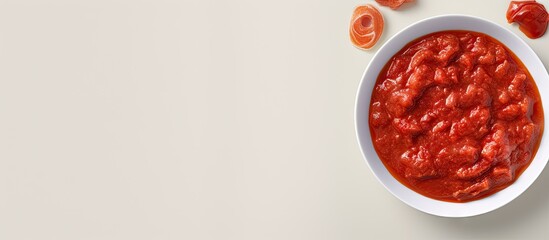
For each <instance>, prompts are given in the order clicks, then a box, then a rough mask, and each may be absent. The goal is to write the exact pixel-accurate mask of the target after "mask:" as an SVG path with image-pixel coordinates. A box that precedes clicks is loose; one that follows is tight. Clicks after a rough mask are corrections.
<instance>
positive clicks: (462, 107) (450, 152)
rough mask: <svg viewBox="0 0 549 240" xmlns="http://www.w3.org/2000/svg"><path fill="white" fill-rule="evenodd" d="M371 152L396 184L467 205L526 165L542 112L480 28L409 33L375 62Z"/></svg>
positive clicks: (525, 80) (511, 58)
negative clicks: (383, 60)
mask: <svg viewBox="0 0 549 240" xmlns="http://www.w3.org/2000/svg"><path fill="white" fill-rule="evenodd" d="M369 126H370V130H371V136H372V142H373V144H374V148H375V150H376V152H377V154H378V156H379V158H380V159H381V161H382V162H383V164H384V165H385V166H386V168H387V169H388V170H389V172H390V173H391V174H392V175H393V176H394V177H395V178H396V179H397V180H399V181H400V182H401V183H402V184H404V185H405V186H407V187H409V188H410V189H412V190H414V191H416V192H418V193H420V194H422V195H424V196H427V197H430V198H434V199H438V200H443V201H450V202H467V201H472V200H476V199H480V198H483V197H486V196H489V195H491V194H494V193H496V192H498V191H500V190H501V189H503V188H505V187H507V186H509V185H510V184H512V183H513V182H514V181H515V180H516V179H517V178H518V177H519V175H520V174H521V173H522V172H523V171H524V170H525V169H526V167H527V166H528V165H529V164H530V162H531V161H532V159H533V157H534V155H535V153H536V151H537V148H538V146H539V142H540V140H541V134H542V132H543V109H542V106H541V99H540V96H539V92H538V90H537V87H536V84H535V82H534V81H533V79H532V77H531V76H530V73H529V72H528V70H527V68H526V67H525V66H524V65H523V64H522V63H521V61H520V60H519V59H518V58H517V57H516V56H515V55H514V54H513V53H512V52H511V51H510V50H509V49H507V48H506V47H505V46H504V45H503V44H501V43H500V42H498V41H497V40H495V39H493V38H492V37H490V36H487V35H485V34H482V33H477V32H469V31H444V32H437V33H434V34H430V35H427V36H424V37H421V38H419V39H416V40H414V41H412V42H411V43H409V44H408V45H407V46H405V47H404V48H403V49H402V50H400V51H399V52H398V53H397V54H395V55H394V56H393V57H392V58H391V60H390V61H389V62H388V63H387V64H386V65H385V67H384V69H383V70H382V71H381V73H380V74H379V76H378V79H377V82H376V85H375V88H374V90H373V93H372V99H371V105H370V113H369Z"/></svg>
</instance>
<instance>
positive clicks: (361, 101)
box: [355, 15, 549, 217]
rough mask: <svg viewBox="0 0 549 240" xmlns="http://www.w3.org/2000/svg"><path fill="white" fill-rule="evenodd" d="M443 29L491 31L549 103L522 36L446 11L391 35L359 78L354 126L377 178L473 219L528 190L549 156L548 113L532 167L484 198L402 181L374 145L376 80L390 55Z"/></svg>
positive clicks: (425, 207) (417, 203)
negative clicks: (432, 193) (461, 197)
mask: <svg viewBox="0 0 549 240" xmlns="http://www.w3.org/2000/svg"><path fill="white" fill-rule="evenodd" d="M443 30H470V31H476V32H481V33H485V34H488V35H490V36H492V37H494V38H495V39H497V40H499V41H500V42H501V43H503V44H505V45H506V46H507V47H508V48H509V49H511V51H513V52H514V53H515V54H516V55H517V57H518V58H520V59H521V60H522V62H523V63H524V65H525V66H526V67H527V68H528V70H529V71H530V74H531V75H532V77H533V78H534V80H535V82H536V84H537V86H538V89H539V91H540V96H541V100H542V105H543V106H549V94H544V93H543V92H544V91H547V90H549V75H548V73H547V70H546V69H545V67H544V66H543V63H542V62H541V61H540V59H539V57H538V56H537V55H536V53H534V51H533V50H532V49H531V48H530V47H529V46H528V45H527V44H526V43H525V42H524V41H523V40H522V39H521V38H519V37H518V36H517V35H515V34H514V33H512V32H511V31H509V30H507V29H505V28H503V27H501V26H499V25H497V24H495V23H493V22H490V21H488V20H484V19H481V18H477V17H472V16H464V15H443V16H437V17H431V18H427V19H425V20H422V21H419V22H416V23H414V24H412V25H410V26H409V27H407V28H405V29H404V30H402V31H400V32H399V33H397V34H396V35H395V36H393V37H392V38H391V39H389V40H388V41H387V42H386V43H385V44H384V45H383V46H382V47H381V48H380V49H379V51H378V52H377V53H376V54H375V56H374V57H373V58H372V61H371V62H370V64H368V67H367V68H366V71H365V72H364V75H363V76H362V81H361V82H360V85H359V88H358V93H357V98H356V105H355V108H356V109H355V127H356V132H357V137H358V142H359V144H360V147H361V150H362V154H363V155H364V158H365V159H366V162H367V163H368V165H369V166H370V169H371V170H372V171H373V173H374V175H375V176H376V177H377V179H378V180H379V181H380V182H381V183H382V184H383V185H384V186H385V187H386V188H387V190H389V192H391V193H392V194H393V195H395V196H396V197H397V198H398V199H400V200H402V201H403V202H404V203H406V204H408V205H410V206H411V207H414V208H416V209H418V210H420V211H423V212H426V213H429V214H433V215H437V216H443V217H469V216H475V215H479V214H483V213H486V212H490V211H492V210H495V209H497V208H499V207H501V206H503V205H505V204H507V203H509V202H510V201H512V200H513V199H515V198H516V197H518V196H519V195H520V194H521V193H523V192H524V191H525V190H526V189H527V188H528V187H529V186H530V185H531V184H532V183H533V182H534V180H536V178H537V177H538V176H539V175H540V173H541V172H542V170H543V168H544V167H545V165H546V163H547V161H548V160H549V139H547V134H548V133H547V132H549V129H547V127H549V123H548V119H549V116H547V115H546V116H545V119H544V125H545V126H546V129H545V131H544V132H543V135H542V139H541V144H540V146H539V150H538V152H537V154H536V156H535V157H534V160H533V161H532V163H531V164H530V166H529V167H528V168H527V169H526V170H525V171H524V172H523V173H522V175H521V176H520V177H519V178H518V179H517V180H516V181H515V183H513V184H511V185H510V186H509V187H507V188H505V189H503V190H501V191H499V192H497V193H495V194H493V195H491V196H489V197H486V198H482V199H480V200H476V201H472V202H466V203H451V202H444V201H438V200H434V199H431V198H428V197H425V196H423V195H420V194H418V193H416V192H414V191H412V190H410V189H409V188H407V187H406V186H404V185H402V184H401V183H400V182H398V181H397V180H396V179H395V178H394V177H393V176H392V175H391V174H390V173H389V172H388V170H387V169H386V168H385V166H384V165H383V163H382V162H381V161H380V159H379V157H378V156H377V153H376V152H375V150H374V148H373V145H372V138H371V136H370V128H369V127H368V125H369V124H368V113H369V108H370V99H371V96H372V90H373V88H374V85H375V81H376V79H377V77H378V74H379V72H380V71H381V69H382V68H383V66H384V65H385V64H386V63H387V62H388V61H389V59H390V58H391V57H392V56H393V55H394V54H395V53H397V52H398V51H399V50H400V49H402V48H403V47H404V46H405V45H406V44H407V43H409V42H410V41H412V40H414V39H416V38H418V37H421V36H423V35H426V34H429V33H432V32H438V31H443Z"/></svg>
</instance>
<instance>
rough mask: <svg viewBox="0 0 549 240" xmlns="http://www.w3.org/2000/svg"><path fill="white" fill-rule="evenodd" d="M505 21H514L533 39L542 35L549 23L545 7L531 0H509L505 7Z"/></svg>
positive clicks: (548, 15)
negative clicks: (506, 7) (507, 5)
mask: <svg viewBox="0 0 549 240" xmlns="http://www.w3.org/2000/svg"><path fill="white" fill-rule="evenodd" d="M507 21H508V22H509V23H512V22H516V23H518V25H519V29H520V30H521V31H522V32H523V33H524V34H526V36H527V37H529V38H532V39H535V38H539V37H541V36H543V34H545V31H546V30H547V24H548V23H549V14H547V10H546V9H545V7H544V6H543V5H542V4H540V3H537V2H536V1H535V0H532V1H511V3H510V4H509V9H507Z"/></svg>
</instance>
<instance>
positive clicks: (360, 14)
mask: <svg viewBox="0 0 549 240" xmlns="http://www.w3.org/2000/svg"><path fill="white" fill-rule="evenodd" d="M384 25H385V24H384V21H383V15H381V13H380V12H379V10H377V8H376V7H374V6H373V5H371V4H366V5H363V6H358V7H356V8H355V11H354V13H353V16H352V17H351V24H350V27H349V36H350V38H351V42H352V43H353V45H355V46H356V47H357V48H360V49H363V50H368V49H370V48H372V47H373V46H374V45H375V44H376V43H377V41H378V40H379V38H380V37H381V34H382V33H383V27H384Z"/></svg>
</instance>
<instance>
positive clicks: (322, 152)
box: [0, 0, 549, 240]
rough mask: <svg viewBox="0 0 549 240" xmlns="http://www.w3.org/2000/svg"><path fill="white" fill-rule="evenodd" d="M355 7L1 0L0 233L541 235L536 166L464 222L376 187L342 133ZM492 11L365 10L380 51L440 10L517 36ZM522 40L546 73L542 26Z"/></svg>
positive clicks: (363, 55) (353, 76) (454, 6)
mask: <svg viewBox="0 0 549 240" xmlns="http://www.w3.org/2000/svg"><path fill="white" fill-rule="evenodd" d="M366 2H369V1H365V0H364V1H357V0H353V1H335V0H332V1H327V0H276V1H265V0H234V1H222V0H216V1H211V0H210V1H208V0H203V1H201V0H191V1H189V0H183V1H167V0H150V1H137V0H113V1H103V0H102V1H74V0H51V1H41V0H13V1H6V0H1V1H0V239H6V240H12V239H14V240H16V239H40V240H42V239H43V240H49V239H52V240H53V239H55V240H57V239H62V240H63V239H67V240H69V239H71V240H72V239H132V240H134V239H135V240H139V239H155V240H156V239H188V240H194V239H221V240H225V239H314V240H320V239H386V238H387V239H389V238H396V239H398V238H401V239H460V238H468V239H473V238H477V239H478V238H482V239H505V238H522V237H532V238H533V237H536V236H537V237H542V236H546V234H547V232H548V227H547V226H549V189H548V187H547V186H548V184H549V174H548V173H547V171H545V172H544V173H543V174H542V176H541V178H540V179H539V180H538V181H537V182H535V184H534V185H533V186H532V187H531V188H530V189H529V190H528V191H527V192H526V193H525V194H523V195H522V196H521V197H519V198H518V199H516V200H515V201H514V202H512V203H511V204H509V205H507V206H506V207H504V208H502V209H500V210H497V211H495V212H492V213H489V214H486V215H482V216H479V217H474V218H468V219H444V218H438V217H433V216H430V215H427V214H424V213H421V212H418V211H416V210H414V209H412V208H410V207H408V206H406V205H404V204H403V203H401V202H400V201H399V200H397V199H396V198H395V197H393V196H392V195H391V194H390V193H389V192H387V191H386V190H385V189H384V188H383V187H382V186H381V185H380V184H379V183H378V182H377V180H376V179H375V178H374V176H373V175H372V173H371V172H370V170H369V169H368V167H367V166H366V164H365V163H364V161H363V159H362V156H361V154H360V151H359V148H358V146H357V142H356V140H355V133H354V127H353V107H354V97H355V92H356V89H357V86H358V83H359V80H360V77H361V75H362V72H363V71H364V68H365V67H366V65H367V64H368V61H369V59H370V58H371V57H372V55H373V53H374V52H375V49H374V50H372V51H368V52H364V51H360V50H357V49H355V48H354V47H352V46H351V45H350V43H349V39H348V35H347V34H348V33H347V31H348V30H347V29H348V24H349V18H350V16H351V13H352V11H353V8H354V7H355V6H356V5H358V4H363V3H366ZM543 2H544V3H545V4H546V5H547V4H548V1H547V0H543ZM507 4H508V1H505V0H492V1H487V0H483V1H476V0H467V1H465V0H459V1H441V0H417V3H415V4H409V5H408V6H406V7H404V8H403V9H402V10H401V11H391V10H390V9H388V8H381V11H382V13H383V14H384V15H385V18H386V23H387V25H386V31H385V33H384V36H383V37H382V39H381V42H380V44H381V43H383V42H384V41H386V40H387V38H388V37H389V36H392V35H393V34H395V33H396V32H397V31H399V30H400V29H402V28H403V27H405V26H407V25H409V24H411V23H412V22H415V21H417V20H420V19H422V18H425V17H429V16H434V15H439V14H445V13H464V14H471V15H475V16H480V17H484V18H487V19H490V20H493V21H495V22H497V23H499V24H501V25H503V26H505V27H506V28H509V29H511V30H513V31H514V32H516V33H519V35H520V36H523V35H522V34H520V32H519V31H518V30H517V27H516V26H511V25H508V24H507V23H506V22H505V10H506V8H507ZM527 42H528V43H529V44H530V45H531V46H532V47H533V48H534V50H535V51H536V52H537V53H538V54H539V55H540V57H541V58H542V61H544V63H545V65H546V66H548V63H549V35H546V36H545V37H543V38H541V39H538V40H535V41H533V40H527ZM380 44H378V46H379V45H380ZM542 94H547V93H544V92H542Z"/></svg>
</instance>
